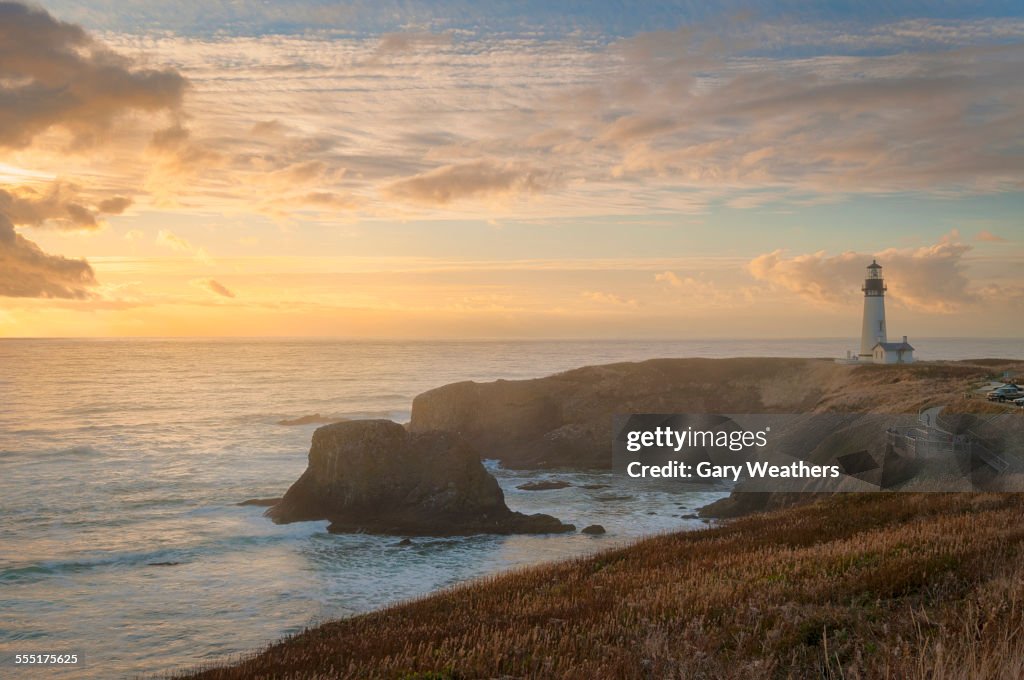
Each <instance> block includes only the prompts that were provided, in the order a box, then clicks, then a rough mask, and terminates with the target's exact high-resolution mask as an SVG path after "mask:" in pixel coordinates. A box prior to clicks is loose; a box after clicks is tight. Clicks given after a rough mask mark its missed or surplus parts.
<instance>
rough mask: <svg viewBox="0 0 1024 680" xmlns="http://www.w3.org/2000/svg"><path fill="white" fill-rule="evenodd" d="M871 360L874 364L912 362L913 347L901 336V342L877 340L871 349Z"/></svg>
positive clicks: (905, 337)
mask: <svg viewBox="0 0 1024 680" xmlns="http://www.w3.org/2000/svg"><path fill="white" fill-rule="evenodd" d="M871 361H872V362H874V363H876V364H912V363H914V348H913V347H912V346H911V345H910V343H909V342H907V336H905V335H904V336H903V341H902V342H879V343H875V346H874V347H873V348H872V349H871Z"/></svg>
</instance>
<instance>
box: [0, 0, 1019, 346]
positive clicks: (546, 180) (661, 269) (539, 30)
mask: <svg viewBox="0 0 1024 680" xmlns="http://www.w3.org/2000/svg"><path fill="white" fill-rule="evenodd" d="M808 4H810V3H799V2H789V3H766V2H760V1H754V2H743V3H741V2H724V3H705V2H621V1H617V2H601V1H596V2H582V1H574V2H554V1H551V0H548V1H545V2H540V1H534V0H527V1H524V2H469V1H464V2H459V1H455V0H439V1H435V2H417V3H409V2H386V1H385V2H380V1H378V2H352V3H345V4H338V3H327V2H264V1H259V2H257V1H255V0H252V1H250V0H235V1H232V2H228V1H226V0H224V1H221V2H213V1H209V0H207V1H204V2H199V1H184V2H176V3H166V2H155V1H153V0H118V1H117V2H114V1H113V0H107V1H103V0H90V1H72V0H53V1H50V2H44V3H42V4H28V5H26V4H21V3H18V2H3V1H0V337H52V336H220V335H224V336H262V335H271V336H304V335H309V336H331V337H379V338H384V337H396V338H423V339H432V338H542V337H543V338H550V337H557V338H588V337H595V338H708V337H719V338H723V337H735V338H757V337H764V338H784V337H844V336H848V337H851V338H852V337H856V336H857V334H858V333H859V330H860V314H861V301H860V298H861V296H862V294H861V292H860V285H861V280H862V279H863V277H864V274H865V269H864V268H865V266H866V265H867V264H869V263H870V262H871V260H872V258H877V259H878V261H879V262H880V263H881V264H882V265H883V267H884V269H883V273H884V275H885V277H886V280H887V283H888V287H889V292H888V296H887V305H888V316H889V323H888V326H889V328H890V331H891V332H892V333H894V334H897V335H902V334H906V335H910V336H911V338H913V337H915V336H918V337H919V336H976V337H1013V336H1019V335H1020V332H1021V329H1022V328H1024V322H1022V316H1024V276H1022V269H1024V7H1022V6H1021V5H1020V4H1019V3H1011V2H1006V3H999V2H986V3H974V2H907V3H886V2H870V3H864V2H834V3H817V4H815V6H814V7H813V8H808V7H806V6H805V5H808Z"/></svg>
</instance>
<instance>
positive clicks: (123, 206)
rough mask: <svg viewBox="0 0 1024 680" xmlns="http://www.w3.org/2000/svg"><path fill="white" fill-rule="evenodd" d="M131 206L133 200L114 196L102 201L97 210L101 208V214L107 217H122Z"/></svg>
mask: <svg viewBox="0 0 1024 680" xmlns="http://www.w3.org/2000/svg"><path fill="white" fill-rule="evenodd" d="M131 204H132V199H131V198H129V197H127V196H114V197H113V198H108V199H106V200H103V201H100V203H99V205H98V206H97V208H99V211H100V212H101V213H105V214H107V215H120V214H121V213H123V212H124V211H125V210H127V209H128V206H130V205H131Z"/></svg>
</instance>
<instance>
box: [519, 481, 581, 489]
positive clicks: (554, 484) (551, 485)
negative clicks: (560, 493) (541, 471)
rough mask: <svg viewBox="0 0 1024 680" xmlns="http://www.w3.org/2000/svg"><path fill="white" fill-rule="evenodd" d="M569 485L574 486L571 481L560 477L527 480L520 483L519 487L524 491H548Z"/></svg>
mask: <svg viewBox="0 0 1024 680" xmlns="http://www.w3.org/2000/svg"><path fill="white" fill-rule="evenodd" d="M567 486H572V484H570V483H569V482H563V481H562V480H560V479H545V480H541V481H538V482H527V483H526V484H520V485H519V486H517V487H516V488H517V489H522V490H523V491H548V490H549V489H564V488H565V487H567Z"/></svg>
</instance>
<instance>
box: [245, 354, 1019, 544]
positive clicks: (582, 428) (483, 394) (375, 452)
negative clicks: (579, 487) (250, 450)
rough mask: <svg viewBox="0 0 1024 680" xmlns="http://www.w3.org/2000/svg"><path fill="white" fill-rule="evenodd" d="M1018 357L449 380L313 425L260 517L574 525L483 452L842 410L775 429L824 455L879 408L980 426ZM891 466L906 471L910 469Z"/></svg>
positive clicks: (753, 504)
mask: <svg viewBox="0 0 1024 680" xmlns="http://www.w3.org/2000/svg"><path fill="white" fill-rule="evenodd" d="M1022 368H1024V362H1013V361H1004V360H995V359H990V360H975V361H955V362H953V361H951V362H930V363H917V364H911V365H900V366H876V365H873V364H868V365H861V366H850V365H842V364H837V363H835V362H833V361H831V360H827V359H656V360H650V361H643V362H638V363H617V364H608V365H603V366H589V367H585V368H579V369H576V370H572V371H567V372H565V373H560V374H556V375H552V376H548V377H544V378H537V379H532V380H515V381H508V380H497V381H494V382H488V383H477V382H460V383H453V384H450V385H445V386H443V387H439V388H436V389H433V390H430V391H428V392H424V393H423V394H420V395H419V396H417V397H416V398H415V399H414V401H413V408H412V418H411V421H410V423H409V424H408V425H407V426H404V427H403V426H402V425H399V424H397V423H394V422H391V421H386V420H369V421H351V422H342V423H336V424H332V425H327V426H324V427H321V428H319V429H318V430H316V432H315V433H314V435H313V442H312V447H311V448H310V453H309V466H308V468H307V470H306V471H305V473H304V474H303V475H302V477H300V478H299V480H298V481H296V482H295V483H294V484H293V485H292V487H291V488H290V489H289V490H288V492H287V493H286V494H285V496H284V498H283V499H281V501H280V502H277V503H275V504H274V505H273V506H272V507H271V508H270V509H269V510H268V511H267V515H268V516H269V517H271V518H272V519H273V520H274V521H275V522H282V523H283V522H294V521H303V520H323V519H327V520H329V521H330V522H331V523H330V525H329V527H328V528H329V530H330V531H334V532H352V531H366V532H374V533H389V534H405V535H417V534H424V535H426V534H432V535H454V534H474V533H548V532H560V531H570V530H572V527H571V525H566V524H562V523H561V522H559V521H558V520H556V519H555V518H553V517H550V516H548V515H532V516H526V515H522V514H520V513H516V512H513V511H511V510H510V509H509V508H508V507H507V506H506V505H505V501H504V496H503V494H502V491H501V488H500V487H499V485H498V483H497V481H496V480H495V479H494V477H493V476H492V475H491V474H490V473H488V472H487V470H486V469H485V468H484V467H483V465H482V464H481V459H482V458H489V459H497V460H499V461H500V462H501V464H502V465H503V466H505V467H507V468H513V469H551V468H566V469H607V468H610V467H611V464H612V418H613V416H614V415H615V414H627V413H709V414H730V413H731V414H741V413H764V414H773V413H774V414H801V417H807V416H810V415H813V414H822V413H832V414H846V415H844V416H843V418H844V420H843V422H842V423H841V427H836V428H834V429H833V430H830V431H821V430H822V424H821V422H822V421H821V420H815V419H813V418H809V417H807V418H806V421H802V420H801V419H800V418H799V417H798V418H797V419H796V420H795V421H794V424H793V425H792V426H791V427H790V428H789V430H788V431H787V432H786V433H785V434H784V435H781V433H780V436H779V437H776V439H777V440H783V439H784V440H785V441H786V443H787V444H788V445H789V446H791V447H794V448H797V449H799V450H802V451H806V452H807V456H806V460H808V461H809V462H824V461H826V460H829V459H830V458H834V457H835V456H837V455H841V454H846V453H854V452H856V451H858V450H860V449H863V448H865V447H870V446H877V445H878V442H877V441H876V440H877V439H878V438H879V437H884V433H885V426H884V425H883V426H881V427H880V426H879V423H880V421H879V419H878V418H875V419H872V420H869V419H862V418H860V415H859V414H894V415H896V414H917V413H918V412H920V411H921V410H923V409H926V408H931V407H934V406H943V407H945V409H946V410H945V412H946V413H955V414H962V415H960V416H956V417H955V419H956V418H958V419H959V420H957V422H955V423H954V422H952V420H951V426H955V427H968V426H971V427H978V426H979V425H978V423H979V422H981V423H982V425H983V424H984V419H983V418H982V419H981V420H979V419H978V418H977V417H975V416H972V415H971V414H975V415H977V414H981V415H982V416H985V414H993V413H997V412H998V413H1006V412H1007V407H1005V406H1003V405H996V404H991V403H988V402H986V401H985V400H984V399H983V398H981V397H980V395H978V394H976V393H975V391H974V390H975V387H976V385H977V384H978V383H979V381H983V380H985V379H986V378H991V377H992V376H994V375H999V374H1000V373H1002V372H1003V371H1006V370H1009V371H1016V372H1020V371H1021V369H1022ZM1017 420H1021V423H1024V419H1017ZM960 421H962V422H960ZM894 422H895V421H894ZM1021 423H1017V425H1021ZM1022 427H1024V425H1022ZM1018 434H1021V435H1022V436H1024V432H1022V433H1018ZM993 436H1000V435H999V433H993ZM1014 437H1017V435H1016V434H1015V435H1014ZM1017 438H1018V439H1019V438H1020V437H1017ZM896 473H897V474H899V475H902V476H903V477H907V478H909V477H911V476H912V475H913V474H914V470H913V469H911V468H906V469H897V470H896ZM556 485H559V486H560V484H557V483H550V482H535V483H530V484H526V485H522V486H521V487H520V488H524V489H531V490H533V489H538V490H539V489H548V488H555V486H556ZM813 498H814V494H812V493H807V492H806V491H801V492H791V491H787V492H781V491H779V492H751V491H750V490H749V489H744V488H743V487H742V486H741V487H739V490H738V491H736V492H734V493H733V494H732V495H731V496H730V497H729V498H726V499H723V500H721V501H719V502H717V503H715V504H713V505H712V506H708V507H706V508H705V509H704V510H703V511H702V512H701V514H702V516H705V517H735V516H739V515H743V514H749V513H751V512H757V511H763V510H770V509H775V508H781V507H786V506H789V505H793V504H798V503H804V502H807V501H808V500H811V499H813ZM272 500H273V499H270V502H272ZM250 502H253V503H255V502H256V501H250ZM259 502H260V503H263V504H266V503H268V500H262V499H261V500H259Z"/></svg>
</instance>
